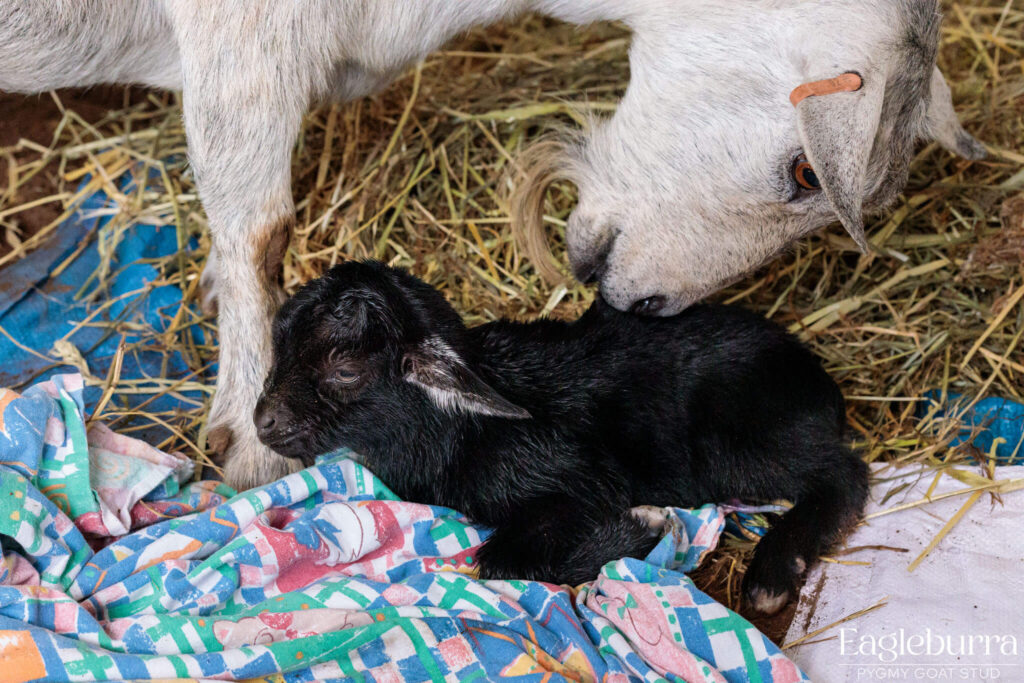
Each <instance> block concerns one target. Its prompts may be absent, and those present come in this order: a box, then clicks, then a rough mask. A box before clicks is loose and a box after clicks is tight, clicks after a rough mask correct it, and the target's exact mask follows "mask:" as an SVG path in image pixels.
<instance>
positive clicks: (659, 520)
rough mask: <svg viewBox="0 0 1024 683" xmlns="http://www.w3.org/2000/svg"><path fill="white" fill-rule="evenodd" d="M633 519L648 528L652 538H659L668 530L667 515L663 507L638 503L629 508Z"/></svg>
mask: <svg viewBox="0 0 1024 683" xmlns="http://www.w3.org/2000/svg"><path fill="white" fill-rule="evenodd" d="M629 513H630V514H631V515H633V519H636V520H637V521H639V522H642V523H643V524H645V525H646V526H647V528H648V529H649V530H650V533H651V537H652V538H660V537H661V536H664V535H665V532H666V531H667V530H668V526H669V525H668V515H666V514H665V508H660V507H656V506H654V505H638V506H636V507H634V508H630V509H629Z"/></svg>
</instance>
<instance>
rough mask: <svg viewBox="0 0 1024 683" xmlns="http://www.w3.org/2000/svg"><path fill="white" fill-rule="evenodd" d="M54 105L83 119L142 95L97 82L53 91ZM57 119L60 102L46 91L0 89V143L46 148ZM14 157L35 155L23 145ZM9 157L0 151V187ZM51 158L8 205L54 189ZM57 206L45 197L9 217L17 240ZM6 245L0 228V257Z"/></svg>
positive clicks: (54, 165)
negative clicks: (28, 143)
mask: <svg viewBox="0 0 1024 683" xmlns="http://www.w3.org/2000/svg"><path fill="white" fill-rule="evenodd" d="M57 97H58V99H59V100H60V105H61V106H63V107H65V108H67V109H70V110H72V111H74V112H75V113H76V114H78V115H79V116H80V117H81V118H82V119H83V120H85V121H86V122H88V123H96V122H97V121H99V120H101V119H102V118H103V117H104V116H106V115H107V114H108V113H109V112H110V111H111V110H112V109H113V110H117V109H121V108H123V107H124V106H125V105H126V104H128V103H131V102H135V101H139V100H141V99H142V98H143V97H145V91H144V90H141V89H135V88H124V87H118V86H100V87H96V88H89V89H88V90H85V89H78V90H58V91H57ZM62 118H63V113H62V112H61V109H60V106H58V104H57V100H55V99H54V98H53V97H52V96H51V95H50V94H48V93H44V94H41V95H12V94H8V93H0V148H4V147H13V146H15V145H17V144H18V142H19V141H20V140H28V141H31V142H33V143H36V144H37V145H41V146H43V147H47V146H49V145H50V143H51V142H52V141H53V136H54V132H55V131H56V130H57V127H58V126H59V125H60V121H61V119H62ZM13 156H14V159H15V161H16V163H17V162H20V161H21V159H20V158H19V157H21V156H24V157H26V158H28V157H29V156H32V157H33V158H35V157H36V156H38V155H36V154H34V153H31V152H30V151H28V150H26V151H23V152H14V154H13ZM9 163H10V159H9V158H8V157H6V156H4V155H0V191H3V190H6V189H7V183H8V177H9V176H8V165H9ZM56 173H57V162H56V160H54V161H53V162H51V163H50V164H49V165H48V166H47V167H46V168H45V169H44V170H43V171H41V172H40V173H38V174H37V175H36V176H35V177H33V178H32V179H30V180H29V181H28V182H27V183H25V185H23V186H22V187H21V188H19V190H18V194H17V197H16V198H15V201H12V202H11V205H16V204H19V203H26V202H30V201H33V200H36V199H42V198H43V197H46V196H48V195H51V194H53V193H54V187H55V184H56V178H55V174H56ZM62 211H63V207H62V206H61V203H60V202H59V201H54V202H50V203H48V204H43V205H41V206H36V207H33V208H31V209H26V210H25V211H22V212H20V213H18V214H17V215H15V216H13V217H12V218H11V221H10V222H11V223H13V224H14V226H15V229H16V230H17V236H18V238H19V239H21V240H24V239H25V238H27V237H29V236H31V235H33V234H35V232H36V231H38V230H39V229H40V228H42V227H43V226H45V225H47V224H49V223H50V222H52V221H53V220H54V219H56V218H57V217H58V216H59V215H60V214H61V212H62ZM10 250H11V245H10V243H9V242H8V240H7V238H6V235H4V234H2V233H0V256H3V255H5V254H7V253H8V252H10Z"/></svg>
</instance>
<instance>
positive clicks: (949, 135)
mask: <svg viewBox="0 0 1024 683" xmlns="http://www.w3.org/2000/svg"><path fill="white" fill-rule="evenodd" d="M526 11H538V12H542V13H545V14H548V15H551V16H553V17H556V18H559V19H563V20H565V21H570V22H575V23H588V22H593V21H599V20H606V19H610V20H620V21H623V22H625V23H626V24H628V25H629V26H630V27H631V28H632V30H633V32H634V39H633V46H632V48H631V51H630V65H631V74H632V75H631V79H632V80H631V82H630V84H629V88H628V90H627V92H626V95H625V97H624V98H623V100H622V103H621V104H620V106H619V108H618V111H617V112H616V113H615V115H614V116H613V117H611V118H610V119H609V120H607V121H604V122H601V123H598V124H596V125H595V126H594V128H593V130H591V131H590V132H589V135H588V136H587V137H586V138H585V139H584V142H583V143H582V144H581V145H579V146H578V147H575V148H573V153H572V155H571V157H569V158H567V159H566V160H565V163H566V166H567V167H568V170H569V173H570V175H571V176H572V177H573V179H574V180H575V181H576V182H577V184H578V186H579V197H580V200H579V206H578V208H577V209H576V211H575V212H574V213H573V214H572V216H571V218H570V221H569V228H568V239H569V248H570V258H571V260H572V262H573V266H574V268H575V270H576V271H577V273H580V274H583V275H589V274H591V273H594V272H595V271H596V272H597V274H598V275H599V276H600V280H601V288H602V292H603V294H604V296H605V298H606V299H608V301H609V302H610V303H612V304H613V305H615V306H617V307H619V308H628V307H629V306H630V305H631V304H632V303H633V302H635V301H637V300H640V299H643V298H645V297H648V296H652V295H660V296H662V297H664V298H665V300H666V302H667V304H666V306H665V307H664V309H663V310H662V311H661V312H662V313H671V312H675V311H678V310H680V309H681V308H683V307H684V306H686V305H688V304H689V303H691V302H693V301H695V300H697V299H698V298H700V297H702V296H704V295H706V294H707V293H709V292H711V291H713V290H714V289H715V288H717V287H719V286H721V285H723V284H725V283H726V282H728V281H730V280H732V279H735V278H736V277H737V276H738V275H740V274H742V273H743V272H745V271H747V270H749V269H752V268H754V267H756V266H758V265H760V264H761V263H763V262H764V261H765V260H767V259H768V258H770V257H772V256H773V255H774V254H775V253H777V252H778V251H779V250H780V249H782V248H784V247H785V245H787V244H788V243H790V242H791V241H792V240H793V239H795V238H797V237H799V236H801V235H803V234H806V233H807V232H809V231H811V230H813V229H815V228H817V227H820V226H822V225H824V224H826V223H828V222H830V221H831V220H833V219H834V218H835V217H837V215H838V217H839V218H841V220H842V221H843V223H844V225H846V227H847V228H848V229H849V230H850V231H851V234H853V235H854V237H855V238H856V239H858V240H859V239H860V235H859V234H858V230H860V231H862V230H863V226H862V224H861V223H860V220H861V218H860V211H861V208H862V204H864V206H865V208H877V207H879V206H881V205H883V204H884V203H886V202H887V201H889V200H891V198H892V197H894V196H895V195H896V194H897V193H898V192H899V190H900V189H901V187H902V184H903V182H904V178H905V169H906V163H907V160H908V159H909V157H910V154H911V147H910V144H911V143H913V141H914V139H915V138H917V137H919V136H924V137H929V138H934V139H937V140H938V141H939V142H940V143H942V144H943V145H945V146H946V147H948V148H950V149H953V150H956V151H958V152H960V153H962V154H966V155H969V156H976V155H977V154H978V153H979V152H980V149H979V147H978V146H977V143H975V142H974V141H973V140H972V139H971V138H970V137H969V136H967V135H966V133H964V132H963V130H962V129H961V128H960V126H959V124H958V123H957V122H956V120H955V116H954V114H953V110H952V106H951V103H950V101H949V92H948V89H947V88H946V87H945V84H944V82H943V81H942V78H941V76H939V75H938V74H937V72H935V75H934V78H932V71H933V68H934V61H935V57H934V52H935V42H936V40H935V35H934V34H935V30H934V29H935V25H934V24H935V21H934V20H935V18H936V14H935V12H936V5H935V2H934V0H820V1H815V2H810V1H808V0H730V1H726V2H712V1H709V0H705V1H697V0H633V1H632V2H629V1H622V0H620V1H613V0H414V1H411V0H284V1H282V0H250V1H248V2H231V1H230V0H0V90H9V91H18V92H38V91H42V90H48V89H51V88H57V87H64V86H77V85H90V84H95V83H101V82H134V83H142V84H147V85H152V86H156V87H161V88H175V89H181V90H182V91H183V101H184V115H185V127H186V132H187V135H188V141H189V156H190V159H191V162H192V165H193V167H194V169H195V173H196V179H197V183H198V187H199V191H200V195H201V197H202V200H203V204H204V207H205V209H206V212H207V215H208V217H209V223H210V229H211V235H212V244H213V249H212V251H211V258H210V261H209V263H208V266H207V272H206V273H204V285H205V286H206V288H207V291H208V292H210V293H211V294H215V295H216V298H217V301H218V305H219V322H220V334H221V371H220V376H219V378H218V385H217V394H216V397H215V400H214V405H213V413H212V415H211V419H210V424H211V425H213V426H214V429H212V430H211V434H210V441H211V443H215V444H216V447H218V448H220V449H222V450H224V451H226V453H227V454H228V461H227V480H228V481H229V482H230V483H232V484H234V485H236V486H239V487H242V488H245V487H248V486H251V485H254V484H257V483H262V482H265V481H267V480H269V479H272V478H274V477H276V476H278V475H280V474H282V473H284V471H286V469H287V463H286V462H285V461H284V460H282V459H281V458H279V457H278V456H276V455H274V454H272V453H271V452H270V451H269V450H267V449H266V448H264V447H263V446H261V445H260V444H259V442H258V440H257V439H256V435H255V429H254V427H253V424H252V419H251V414H252V408H253V406H254V405H255V403H256V398H257V395H258V393H259V388H260V385H261V383H262V380H263V377H264V375H265V371H266V370H267V368H268V366H269V360H270V359H269V357H268V355H269V353H270V343H269V320H270V316H271V314H272V312H273V310H274V308H275V307H276V305H277V302H278V300H279V297H280V289H279V287H278V285H277V284H276V279H277V274H278V273H279V271H280V264H281V259H282V258H283V254H284V251H285V249H286V246H287V240H288V234H289V226H290V224H291V222H292V220H293V209H294V207H293V202H292V194H291V187H290V168H289V161H290V156H291V149H292V144H293V142H294V139H295V136H296V134H297V132H298V129H299V125H300V120H301V117H302V115H303V113H304V112H305V111H306V109H307V108H308V107H309V106H310V105H311V104H312V103H313V102H315V101H317V100H320V99H325V98H340V99H351V98H355V97H360V96H363V95H365V94H368V93H370V92H373V91H374V90H376V89H377V88H380V87H382V86H383V85H385V84H386V83H388V82H389V81H390V80H392V79H393V78H394V77H395V76H396V75H398V74H399V73H401V72H402V70H403V69H405V68H407V67H408V66H409V65H410V64H411V63H414V62H415V61H417V60H419V59H422V58H423V57H424V56H425V55H426V54H428V53H429V52H430V51H432V50H434V49H437V48H438V47H440V46H441V45H442V44H443V43H444V42H446V41H447V40H449V39H450V38H451V37H452V36H453V35H455V34H458V33H460V32H463V31H465V30H467V29H469V28H471V27H472V26H475V25H480V24H487V23H491V22H495V21H499V20H501V19H505V18H509V17H511V16H515V15H517V14H520V13H523V12H526ZM918 24H924V26H921V25H918ZM849 70H856V71H858V72H860V73H862V74H863V75H864V76H865V81H866V84H865V88H864V89H863V91H862V92H858V93H845V94H842V95H835V96H829V98H810V99H809V100H807V101H805V102H804V103H801V105H800V106H799V107H798V108H797V110H796V111H794V110H793V108H792V107H791V106H790V105H789V103H788V100H787V96H788V94H789V91H790V90H791V89H792V88H793V87H795V86H796V85H798V84H800V83H802V82H805V81H809V80H816V79H820V78H827V77H831V76H835V75H837V74H838V73H841V72H843V71H849ZM929 84H931V87H930V88H929ZM872 98H873V99H872ZM883 98H884V101H883ZM815 100H820V101H815ZM826 100H827V102H826ZM908 111H909V113H908ZM876 112H877V113H876ZM908 141H909V143H908ZM805 148H806V150H807V154H808V157H809V158H810V160H811V161H812V163H813V164H814V165H815V166H816V170H817V171H818V172H819V175H821V176H822V179H823V184H824V186H825V187H824V189H825V192H824V193H819V194H818V195H816V196H810V197H800V198H794V189H793V183H792V178H791V177H790V164H791V160H792V159H793V157H794V155H795V154H796V153H798V152H799V151H800V150H802V149H805Z"/></svg>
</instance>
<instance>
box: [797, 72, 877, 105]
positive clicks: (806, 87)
mask: <svg viewBox="0 0 1024 683" xmlns="http://www.w3.org/2000/svg"><path fill="white" fill-rule="evenodd" d="M862 85H864V81H863V80H862V79H861V77H860V74H859V73H857V72H856V71H847V72H846V73H844V74H840V75H838V76H836V77H835V78H826V79H825V80H823V81H811V82H810V83H804V84H803V85H798V86H797V87H795V88H793V92H791V93H789V101H790V102H792V103H793V106H794V107H795V106H796V105H798V104H800V103H801V102H803V101H804V100H805V99H807V98H808V97H816V96H818V95H831V94H833V93H837V92H855V91H857V90H860V89H861V86H862Z"/></svg>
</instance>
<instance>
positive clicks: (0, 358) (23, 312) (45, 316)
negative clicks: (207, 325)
mask: <svg viewBox="0 0 1024 683" xmlns="http://www.w3.org/2000/svg"><path fill="white" fill-rule="evenodd" d="M154 182H158V180H156V181H154ZM122 189H124V191H125V192H133V191H136V190H137V188H134V187H133V186H132V185H131V184H130V183H125V185H124V186H123V188H122ZM112 203H113V200H112V199H110V198H109V197H107V195H106V194H105V193H103V192H97V193H95V194H92V195H91V196H89V197H88V198H87V199H86V200H85V201H84V202H83V203H82V205H81V207H80V210H79V211H78V213H77V214H75V215H74V216H73V217H72V218H70V219H69V220H67V221H65V222H64V223H63V224H62V225H60V226H58V228H57V229H56V230H54V232H53V234H52V235H51V236H50V237H49V238H48V240H47V241H46V242H45V243H44V244H43V245H42V246H40V247H39V248H37V249H35V250H34V251H32V252H30V253H29V254H28V255H26V256H25V257H23V258H21V259H19V260H17V261H15V262H14V263H12V264H10V265H8V266H6V267H4V268H3V269H2V270H0V328H2V332H3V333H4V334H0V386H2V387H14V388H16V387H20V386H24V385H26V384H29V383H32V382H35V381H38V380H39V379H46V378H49V377H50V376H52V375H53V374H55V373H59V372H68V371H69V368H68V364H67V361H68V360H72V357H73V356H74V354H75V352H74V351H73V350H71V347H70V346H68V344H66V343H63V344H60V345H59V347H60V348H59V349H58V352H55V351H54V347H55V344H56V343H57V342H59V341H66V342H70V344H71V345H73V347H74V349H77V352H80V353H81V356H82V357H83V358H84V360H85V363H86V364H87V369H88V373H89V374H90V375H92V376H93V377H97V378H101V379H102V378H105V377H106V376H107V373H108V372H109V370H110V367H111V364H112V362H113V361H114V358H115V355H116V353H117V350H118V346H119V345H120V344H121V343H122V340H123V342H124V344H125V345H126V349H127V352H126V353H125V354H124V356H123V362H122V367H121V371H120V377H121V379H122V380H124V379H136V380H140V381H139V382H138V383H137V385H136V387H137V392H136V393H130V394H127V393H119V394H118V395H117V396H116V397H115V401H117V402H118V403H117V405H119V406H121V407H129V406H131V405H138V404H139V403H141V402H142V401H144V400H147V399H150V398H152V396H153V394H157V393H160V392H161V391H163V390H164V389H165V388H166V382H165V380H166V379H167V378H172V379H177V378H182V377H186V376H187V375H189V373H191V372H193V371H196V370H199V369H201V368H202V366H201V365H200V364H199V363H198V359H196V358H191V359H188V360H187V359H185V358H184V357H183V356H182V354H181V353H180V352H179V351H177V350H175V348H177V347H179V346H180V342H181V340H182V338H183V335H184V336H185V337H186V338H187V339H188V340H190V341H191V342H192V344H203V343H204V333H203V330H202V329H201V328H200V326H199V325H196V324H187V323H188V322H194V321H195V320H197V319H198V314H196V315H192V314H190V315H189V316H186V317H185V322H186V324H183V323H182V317H181V316H179V317H178V319H177V321H175V316H176V314H177V313H178V310H179V308H180V307H181V303H182V299H183V296H182V289H181V285H180V284H178V283H177V279H176V278H170V277H168V275H170V273H168V272H167V270H168V269H169V266H173V264H175V263H176V262H177V259H171V258H166V257H168V256H169V255H173V254H177V253H179V252H180V251H181V250H180V249H179V247H182V246H183V247H184V248H185V249H195V248H197V247H198V243H197V241H196V240H195V238H189V237H187V236H183V235H182V234H181V232H180V231H179V229H178V228H176V227H175V226H173V225H146V224H134V225H131V226H130V227H125V226H124V225H123V224H118V225H114V224H113V223H112V222H111V214H113V213H114V212H113V211H110V210H109V209H110V208H111V204H112ZM104 209H106V210H104ZM100 273H103V275H102V277H100V276H99V274H100ZM165 282H169V283H168V284H164V283H165ZM172 322H174V324H175V326H176V328H175V330H173V331H172V332H171V333H170V334H167V333H168V329H169V328H170V326H171V325H172ZM165 334H167V337H170V336H174V337H175V338H176V341H177V343H175V344H168V343H167V341H168V339H167V338H165V336H163V335H165ZM172 346H173V347H175V348H171V347H172ZM59 351H63V353H60V352H59ZM190 365H191V367H190ZM77 369H79V370H84V368H82V367H78V368H77ZM213 370H214V368H213V367H209V368H205V373H203V374H201V375H200V376H198V377H197V378H196V379H198V380H200V381H206V382H210V381H212V380H211V379H210V376H209V375H210V374H213V372H212V371H213ZM154 378H156V380H158V381H152V382H150V381H147V380H152V379H154ZM160 382H163V384H160ZM101 392H102V388H101V387H97V386H91V387H87V388H86V391H85V399H86V405H87V406H92V405H94V404H95V402H96V401H97V399H98V398H99V396H100V394H101ZM182 396H185V397H186V398H188V399H191V401H190V402H192V403H193V406H194V405H195V402H196V401H201V400H202V396H200V395H199V394H198V392H192V393H191V394H184V395H183V394H180V393H179V394H178V397H177V398H175V397H172V396H169V395H168V396H161V397H159V398H157V399H156V400H153V401H152V402H151V403H149V404H147V410H150V411H162V410H172V409H174V408H175V407H176V406H177V405H179V404H180V401H181V397H182Z"/></svg>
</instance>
